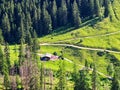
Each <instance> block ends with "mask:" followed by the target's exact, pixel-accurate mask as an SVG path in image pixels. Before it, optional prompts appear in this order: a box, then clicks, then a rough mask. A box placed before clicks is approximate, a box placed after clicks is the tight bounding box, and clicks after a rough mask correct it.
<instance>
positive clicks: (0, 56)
mask: <svg viewBox="0 0 120 90" xmlns="http://www.w3.org/2000/svg"><path fill="white" fill-rule="evenodd" d="M3 58H4V55H3V51H2V46H1V45H0V73H2V69H3Z"/></svg>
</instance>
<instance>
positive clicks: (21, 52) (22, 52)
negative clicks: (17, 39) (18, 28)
mask: <svg viewBox="0 0 120 90" xmlns="http://www.w3.org/2000/svg"><path fill="white" fill-rule="evenodd" d="M24 60H25V49H24V45H23V41H22V40H21V44H20V47H19V66H21V65H22V63H23V62H24Z"/></svg>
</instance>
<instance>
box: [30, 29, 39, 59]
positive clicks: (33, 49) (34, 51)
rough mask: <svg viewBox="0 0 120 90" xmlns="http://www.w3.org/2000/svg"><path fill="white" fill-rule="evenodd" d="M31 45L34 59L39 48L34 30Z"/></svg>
mask: <svg viewBox="0 0 120 90" xmlns="http://www.w3.org/2000/svg"><path fill="white" fill-rule="evenodd" d="M33 35H34V36H33V46H32V52H33V57H34V59H37V51H38V50H39V49H40V45H39V42H38V40H37V34H36V32H35V31H34V34H33Z"/></svg>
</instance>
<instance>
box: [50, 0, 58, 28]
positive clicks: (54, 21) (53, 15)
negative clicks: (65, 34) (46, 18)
mask: <svg viewBox="0 0 120 90" xmlns="http://www.w3.org/2000/svg"><path fill="white" fill-rule="evenodd" d="M51 19H52V25H53V29H54V28H56V27H57V5H56V1H55V0H54V1H52V6H51Z"/></svg>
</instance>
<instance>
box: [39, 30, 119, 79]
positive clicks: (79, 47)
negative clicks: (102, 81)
mask: <svg viewBox="0 0 120 90" xmlns="http://www.w3.org/2000/svg"><path fill="white" fill-rule="evenodd" d="M118 33H120V31H116V32H111V33H106V34H101V35H91V36H83V37H79V38H74V39H68V40H63V41H58V42H55V43H60V42H65V41H70V40H77V39H82V38H94V37H102V36H109V35H114V34H118ZM40 45H41V46H68V47H73V48H77V49H84V50H92V51H102V52H104V51H105V52H109V53H118V54H119V53H120V51H115V50H108V49H99V48H90V47H84V46H76V45H72V44H54V43H43V44H40ZM38 55H41V54H38ZM64 59H65V60H66V61H68V62H69V63H74V62H73V61H72V60H69V59H67V58H64ZM77 66H81V67H82V68H81V70H82V69H84V68H86V67H85V66H84V65H80V64H77ZM88 69H89V70H91V71H93V69H92V68H88ZM97 73H98V74H99V75H101V76H104V77H106V78H109V79H112V77H111V76H108V75H105V74H104V73H101V72H99V71H97Z"/></svg>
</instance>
